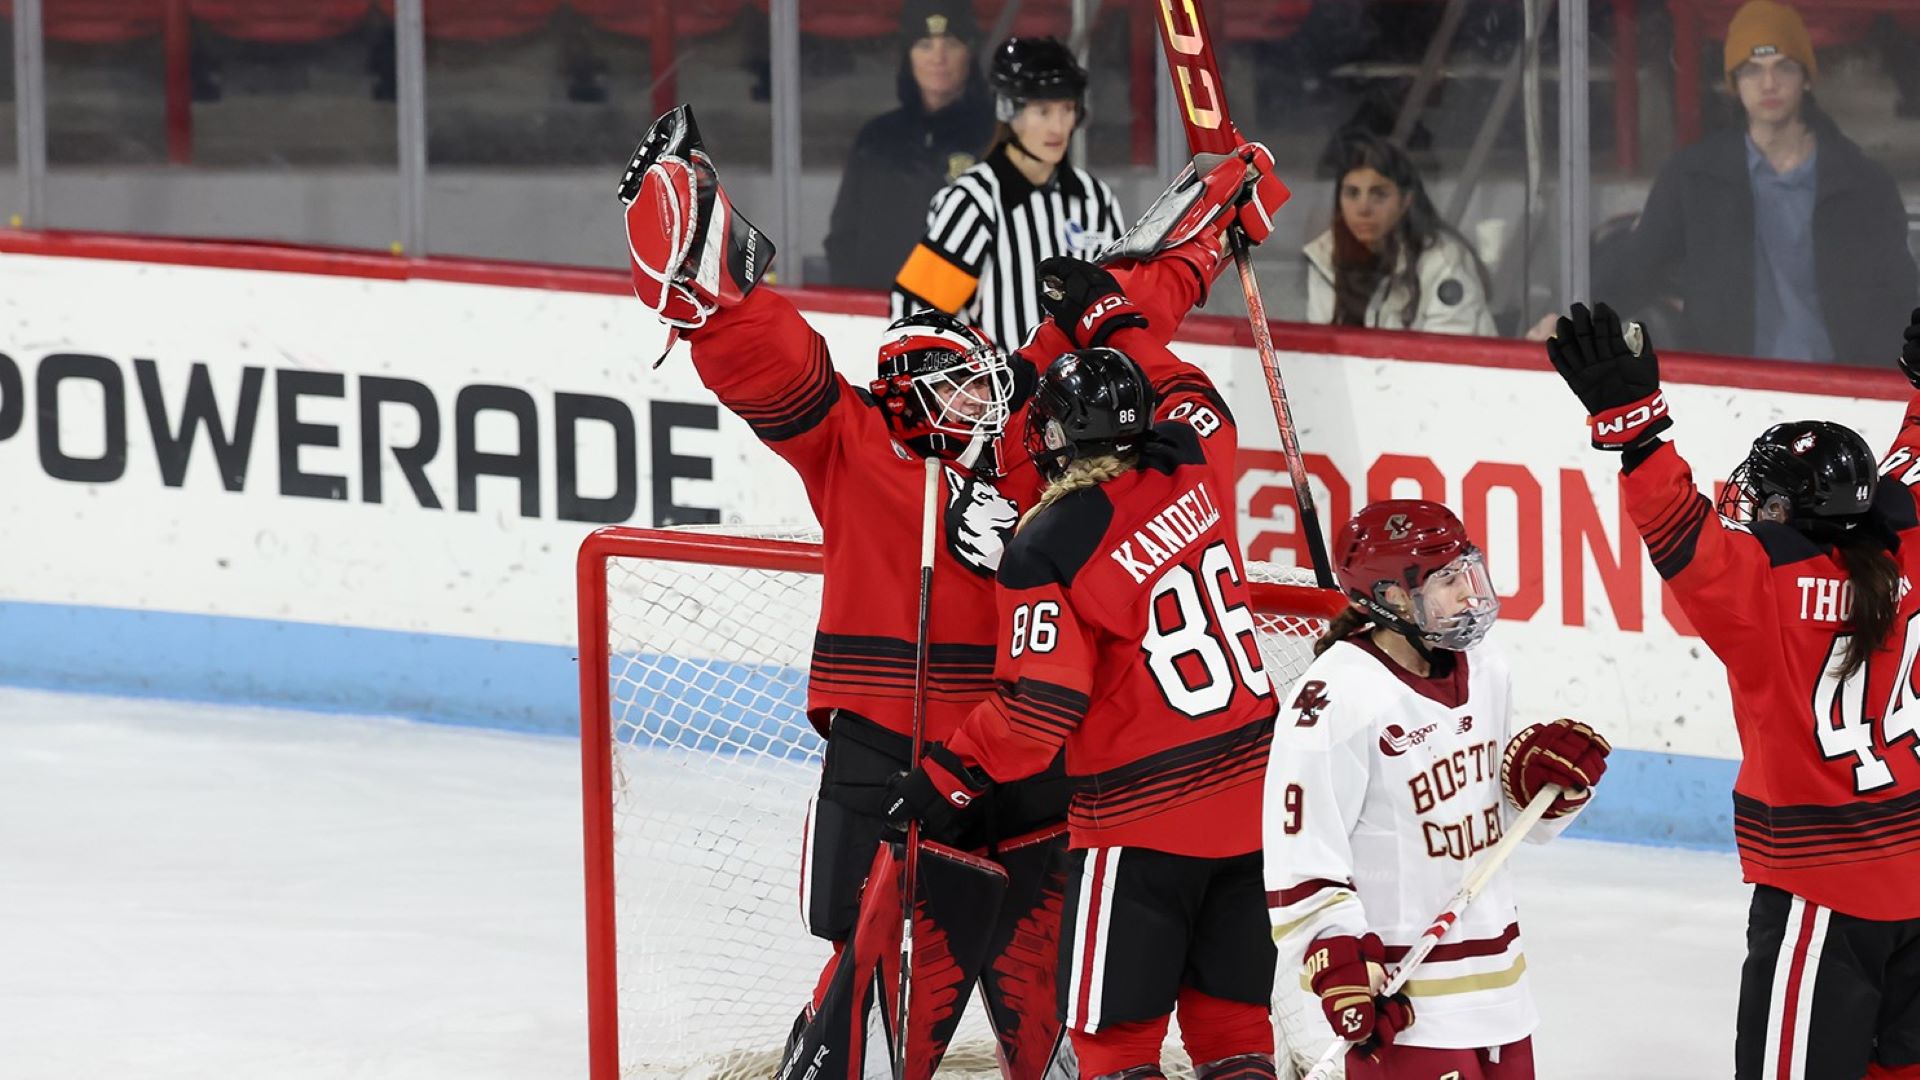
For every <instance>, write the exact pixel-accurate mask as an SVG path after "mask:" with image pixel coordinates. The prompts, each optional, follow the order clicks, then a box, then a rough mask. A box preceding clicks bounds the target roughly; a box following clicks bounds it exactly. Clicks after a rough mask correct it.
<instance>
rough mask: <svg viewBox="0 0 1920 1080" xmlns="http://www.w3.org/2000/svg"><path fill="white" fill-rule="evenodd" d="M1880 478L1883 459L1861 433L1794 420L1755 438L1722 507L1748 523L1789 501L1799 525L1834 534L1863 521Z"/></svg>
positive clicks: (1723, 494) (1722, 499)
mask: <svg viewBox="0 0 1920 1080" xmlns="http://www.w3.org/2000/svg"><path fill="white" fill-rule="evenodd" d="M1878 482H1879V468H1878V462H1877V461H1876V460H1875V458H1874V456H1873V451H1872V449H1870V448H1869V447H1868V446H1867V441H1866V440H1865V439H1863V438H1861V437H1860V435H1859V433H1857V432H1855V431H1854V430H1853V429H1852V428H1849V427H1844V426H1842V425H1840V424H1835V423H1831V422H1829V421H1826V420H1793V421H1789V422H1788V423H1785V424H1775V425H1774V426H1772V427H1770V428H1768V429H1767V430H1766V431H1764V432H1762V433H1761V435H1760V437H1759V438H1757V439H1755V440H1753V449H1752V450H1750V451H1748V452H1747V459H1746V460H1745V461H1742V462H1741V463H1740V467H1739V468H1737V469H1735V470H1733V476H1732V477H1731V478H1729V479H1728V480H1727V486H1726V488H1725V490H1723V491H1722V492H1721V493H1720V501H1719V505H1718V507H1717V509H1718V510H1719V511H1720V514H1721V515H1722V516H1723V517H1725V518H1727V519H1728V520H1731V521H1735V522H1738V523H1740V524H1742V525H1746V524H1751V523H1752V522H1753V521H1754V520H1755V518H1757V517H1759V516H1760V515H1761V514H1762V513H1763V512H1764V511H1765V510H1766V509H1767V508H1768V506H1769V504H1772V503H1774V502H1775V500H1784V505H1785V507H1786V508H1787V509H1788V510H1790V511H1791V514H1790V516H1789V517H1788V521H1789V523H1791V524H1792V525H1793V526H1794V527H1796V528H1798V529H1800V530H1801V531H1802V532H1806V533H1810V534H1814V535H1816V536H1817V535H1822V534H1825V535H1833V534H1835V533H1839V532H1845V531H1847V530H1849V529H1851V528H1853V526H1854V525H1856V524H1858V523H1859V522H1860V521H1861V520H1862V519H1863V517H1864V515H1865V514H1866V512H1867V510H1868V508H1869V507H1871V506H1872V505H1873V488H1874V485H1875V484H1876V483H1878Z"/></svg>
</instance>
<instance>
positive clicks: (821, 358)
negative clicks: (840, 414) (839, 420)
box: [729, 334, 840, 442]
mask: <svg viewBox="0 0 1920 1080" xmlns="http://www.w3.org/2000/svg"><path fill="white" fill-rule="evenodd" d="M839 400H840V381H839V380H838V379H836V378H835V377H834V372H833V365H832V364H831V363H830V362H828V359H827V343H826V341H825V340H824V339H822V338H821V337H820V336H819V335H818V334H815V335H814V336H813V339H812V341H811V342H809V343H808V349H807V362H806V365H805V367H804V369H803V370H801V371H800V372H799V373H798V375H797V377H796V378H795V380H794V381H793V382H792V383H791V384H789V385H788V386H785V387H782V388H781V389H780V390H778V391H776V392H774V393H773V394H771V395H769V396H768V397H767V398H765V399H763V400H760V401H754V402H741V401H734V402H730V403H729V404H730V406H731V407H732V409H733V411H734V412H735V413H737V414H739V416H740V419H742V420H745V421H746V422H747V426H748V427H750V428H752V429H753V433H754V435H756V436H758V437H759V438H760V439H761V440H763V441H765V442H781V441H783V440H785V439H791V438H794V437H796V436H799V435H804V434H806V433H807V432H809V431H812V430H813V429H814V428H816V427H819V426H820V422H821V421H823V420H825V419H826V418H827V414H828V413H830V412H832V411H833V406H834V405H835V404H836V403H837V402H838V401H839Z"/></svg>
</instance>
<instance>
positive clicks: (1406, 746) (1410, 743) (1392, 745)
mask: <svg viewBox="0 0 1920 1080" xmlns="http://www.w3.org/2000/svg"><path fill="white" fill-rule="evenodd" d="M1435 726H1436V725H1433V724H1428V725H1427V726H1426V727H1421V728H1415V729H1413V732H1412V734H1408V732H1407V729H1406V728H1403V727H1401V726H1400V725H1399V724H1388V725H1387V726H1386V728H1385V729H1384V730H1382V731H1381V732H1380V752H1381V753H1383V754H1385V755H1387V756H1388V757H1399V756H1400V755H1401V754H1404V753H1406V752H1407V751H1409V750H1411V749H1413V748H1414V747H1416V746H1419V745H1420V744H1421V743H1423V742H1426V741H1427V736H1429V735H1431V734H1433V729H1434V727H1435Z"/></svg>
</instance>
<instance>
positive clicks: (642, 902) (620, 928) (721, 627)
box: [581, 530, 1321, 1078]
mask: <svg viewBox="0 0 1920 1080" xmlns="http://www.w3.org/2000/svg"><path fill="white" fill-rule="evenodd" d="M632 532H633V535H635V536H646V535H658V534H654V533H647V532H644V531H640V530H634V531H632ZM675 533H676V534H678V536H679V537H680V538H681V539H683V540H684V539H685V538H686V536H687V534H686V533H684V532H681V531H679V530H675ZM755 535H758V536H762V537H765V536H777V537H778V538H779V539H780V540H781V541H783V542H785V543H793V544H797V545H804V544H805V543H807V541H808V540H809V539H810V538H809V537H806V536H805V535H804V534H797V533H795V532H794V531H792V530H787V531H784V532H775V533H767V532H761V533H757V534H755ZM707 538H711V539H712V540H713V542H714V544H715V545H717V546H716V548H715V550H716V551H718V550H723V549H724V548H725V547H726V545H727V544H728V543H729V541H728V539H727V538H726V537H723V536H719V535H713V534H706V535H705V536H703V537H702V539H707ZM693 554H694V557H695V559H696V561H679V560H678V558H675V559H663V558H658V557H611V558H608V559H607V560H606V586H607V605H606V630H605V634H606V642H605V653H604V656H605V659H606V677H607V680H608V687H609V692H610V698H609V706H608V716H607V717H606V718H605V720H604V721H597V720H596V719H595V718H593V717H583V718H582V727H583V730H585V731H588V732H598V733H607V732H610V734H611V738H610V739H608V740H607V742H606V744H605V745H608V746H609V747H610V749H611V754H612V761H611V767H612V778H613V784H612V792H611V800H612V804H613V806H612V810H613V840H612V842H613V847H614V852H613V856H614V858H613V865H614V877H613V883H612V888H613V895H614V901H613V911H614V916H613V918H614V922H615V926H614V940H615V941H616V943H617V945H616V949H615V965H616V969H617V972H618V996H617V1015H618V1023H617V1037H618V1040H619V1058H620V1062H621V1070H620V1073H621V1075H622V1076H644V1077H734V1076H739V1077H762V1078H764V1077H768V1076H770V1075H771V1074H772V1072H773V1070H774V1069H775V1068H776V1067H777V1065H778V1058H779V1054H780V1049H781V1047H782V1046H783V1044H784V1043H785V1040H786V1037H787V1034H788V1031H789V1029H790V1027H791V1025H792V1023H793V1019H794V1017H795V1015H796V1013H797V1012H798V1010H799V1007H800V1005H801V1003H802V1002H803V1001H804V1000H805V998H806V996H807V994H808V992H809V991H810V990H811V988H812V986H813V984H814V981H815V979H816V977H817V976H818V975H819V973H820V970H821V968H822V966H823V965H824V964H825V962H826V959H827V957H828V956H829V955H830V950H829V948H828V946H827V945H826V944H825V943H824V942H821V941H819V940H818V939H815V938H813V937H811V936H810V935H808V933H807V932H806V929H805V927H804V924H803V920H802V917H801V909H800V900H799V870H800V862H801V844H802V830H803V828H804V826H805V821H806V816H807V809H808V804H809V800H810V799H811V798H812V796H813V795H814V793H815V790H816V788H817V786H818V783H819V772H818V769H819V759H820V753H821V749H822V744H821V741H820V739H819V737H818V736H817V735H816V734H815V733H814V731H813V729H812V727H811V726H809V724H808V723H807V720H806V717H805V715H804V713H803V709H804V705H805V700H806V670H807V664H808V661H809V658H810V653H811V648H812V641H813V631H814V624H815V620H816V616H817V613H818V607H819V578H818V576H817V575H816V574H813V573H807V572H802V571H795V570H776V569H768V568H766V567H765V566H744V567H743V566H732V565H723V564H721V563H720V562H717V561H698V560H699V555H698V553H697V552H695V553H693ZM733 558H735V559H737V558H738V556H737V554H736V555H735V556H733ZM1249 573H1250V574H1251V575H1252V577H1253V578H1254V579H1255V580H1256V581H1267V582H1273V583H1279V584H1288V585H1307V586H1310V585H1311V584H1312V581H1311V576H1310V575H1307V574H1305V573H1303V572H1299V571H1295V570H1292V569H1282V568H1277V567H1271V566H1267V565H1264V564H1254V565H1253V566H1250V567H1249ZM1257 606H1258V605H1257ZM1258 614H1259V624H1260V629H1261V645H1262V652H1263V653H1264V654H1265V657H1266V661H1267V664H1268V667H1269V670H1270V671H1271V672H1272V673H1273V678H1274V682H1275V683H1276V685H1278V686H1280V687H1285V686H1286V685H1287V684H1288V683H1289V682H1291V681H1292V679H1293V678H1294V677H1295V676H1297V675H1298V674H1299V672H1300V671H1301V670H1302V669H1303V668H1304V667H1305V666H1306V663H1307V661H1308V660H1309V659H1311V652H1312V650H1311V645H1312V642H1313V639H1314V636H1315V635H1317V634H1318V632H1319V628H1320V625H1321V624H1320V622H1319V621H1318V620H1317V619H1315V618H1312V617H1307V616H1302V615H1298V614H1294V613H1289V612H1287V611H1283V610H1270V609H1268V608H1260V610H1259V613H1258ZM581 660H582V663H583V664H584V663H597V662H598V658H597V657H595V656H594V655H592V649H591V644H590V643H589V645H587V646H586V647H583V652H582V657H581ZM592 737H595V738H598V737H600V736H599V735H598V734H596V735H594V736H592ZM590 752H591V748H590ZM1318 1011H1319V1010H1318V1007H1317V1006H1315V1007H1313V1014H1314V1015H1313V1019H1314V1020H1316V1021H1317V1020H1318ZM982 1012H983V1010H981V1009H980V1008H979V1006H978V1004H977V1002H976V1003H975V1004H974V1005H973V1006H970V1007H969V1008H968V1010H967V1017H966V1019H965V1020H964V1021H963V1023H962V1026H961V1030H960V1034H959V1035H958V1036H957V1037H956V1039H955V1041H954V1049H953V1051H952V1052H951V1053H950V1054H949V1056H948V1059H947V1062H946V1063H945V1064H944V1065H943V1067H942V1069H941V1074H942V1075H955V1076H966V1075H979V1076H994V1075H997V1073H996V1072H995V1067H994V1062H993V1049H992V1042H991V1037H990V1034H989V1032H988V1029H987V1026H986V1023H985V1021H984V1019H983V1017H982ZM1285 1012H1297V1010H1296V1009H1290V1008H1289V1009H1283V1013H1285ZM1283 1030H1284V1025H1283ZM1169 1043H1170V1046H1169V1050H1170V1051H1174V1050H1175V1049H1176V1047H1177V1042H1176V1041H1175V1040H1174V1039H1171V1038H1170V1039H1169ZM1317 1050H1318V1045H1317V1044H1316V1045H1315V1046H1313V1047H1311V1048H1309V1049H1308V1050H1307V1051H1306V1052H1307V1053H1312V1052H1315V1051H1317ZM1170 1057H1173V1058H1177V1057H1178V1055H1177V1054H1176V1053H1170Z"/></svg>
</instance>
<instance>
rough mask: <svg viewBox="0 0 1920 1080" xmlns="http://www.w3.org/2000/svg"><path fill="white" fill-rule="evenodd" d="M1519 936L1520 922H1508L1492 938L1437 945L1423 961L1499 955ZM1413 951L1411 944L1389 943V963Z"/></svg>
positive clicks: (1430, 961)
mask: <svg viewBox="0 0 1920 1080" xmlns="http://www.w3.org/2000/svg"><path fill="white" fill-rule="evenodd" d="M1519 937H1520V924H1519V923H1517V922H1512V923H1508V924H1507V928H1506V929H1505V930H1502V931H1500V933H1498V934H1496V935H1495V936H1493V937H1490V938H1474V939H1472V940H1469V941H1451V942H1448V943H1446V944H1444V945H1436V946H1434V947H1433V951H1432V952H1430V953H1428V954H1427V958H1426V960H1424V961H1422V962H1423V963H1428V964H1439V963H1444V962H1445V961H1448V960H1470V959H1472V958H1474V957H1476V956H1499V955H1500V954H1502V953H1504V952H1506V951H1507V950H1508V949H1509V948H1511V947H1512V946H1513V943H1514V942H1515V941H1516V940H1518V939H1519ZM1412 951H1413V946H1411V945H1389V946H1387V963H1389V964H1397V963H1399V962H1400V961H1402V960H1405V959H1406V958H1407V954H1408V953H1410V952H1412Z"/></svg>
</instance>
